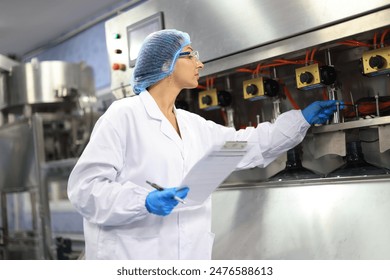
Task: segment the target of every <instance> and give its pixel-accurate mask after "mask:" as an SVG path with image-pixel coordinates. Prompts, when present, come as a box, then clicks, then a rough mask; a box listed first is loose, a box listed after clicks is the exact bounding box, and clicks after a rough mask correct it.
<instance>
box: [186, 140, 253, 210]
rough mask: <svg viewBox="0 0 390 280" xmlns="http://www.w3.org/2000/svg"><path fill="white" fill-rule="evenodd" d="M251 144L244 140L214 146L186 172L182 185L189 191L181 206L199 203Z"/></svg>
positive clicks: (227, 174) (229, 171)
mask: <svg viewBox="0 0 390 280" xmlns="http://www.w3.org/2000/svg"><path fill="white" fill-rule="evenodd" d="M252 146H253V144H248V142H246V141H228V142H226V143H225V144H223V145H222V146H217V147H214V148H213V149H212V150H211V151H209V152H208V153H207V154H206V155H205V156H204V157H202V158H201V159H200V160H199V161H198V162H197V163H196V164H195V165H194V166H193V167H192V168H191V170H190V171H189V172H188V174H187V175H186V177H185V178H184V179H183V181H182V184H181V185H182V186H188V187H189V188H190V191H189V193H188V196H187V197H186V198H185V201H186V204H185V205H181V207H187V206H195V205H201V204H202V203H204V202H205V200H206V199H207V198H208V197H209V196H210V195H211V193H212V192H213V191H215V190H216V189H217V188H218V187H219V186H220V185H221V183H222V182H223V181H224V180H225V179H226V178H227V177H228V176H229V175H230V174H231V173H232V172H233V171H234V170H235V169H236V167H237V165H238V163H239V162H240V161H241V160H242V159H243V157H244V156H245V155H246V154H247V152H248V151H249V149H250V148H251V147H252Z"/></svg>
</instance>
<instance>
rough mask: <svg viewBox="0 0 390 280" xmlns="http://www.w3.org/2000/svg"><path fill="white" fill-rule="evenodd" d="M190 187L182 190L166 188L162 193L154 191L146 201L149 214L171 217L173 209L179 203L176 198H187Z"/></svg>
mask: <svg viewBox="0 0 390 280" xmlns="http://www.w3.org/2000/svg"><path fill="white" fill-rule="evenodd" d="M189 190H190V189H189V188H188V187H183V188H180V189H179V190H178V189H177V188H166V189H164V190H162V191H158V190H154V191H152V192H150V193H149V194H148V196H147V197H146V200H145V206H146V209H147V210H148V211H149V213H152V214H155V215H159V216H166V215H169V214H170V213H171V212H172V210H173V208H175V207H176V205H177V204H178V203H179V202H178V201H177V200H176V199H175V198H174V197H175V196H177V197H180V198H181V199H184V198H186V196H187V194H188V191H189Z"/></svg>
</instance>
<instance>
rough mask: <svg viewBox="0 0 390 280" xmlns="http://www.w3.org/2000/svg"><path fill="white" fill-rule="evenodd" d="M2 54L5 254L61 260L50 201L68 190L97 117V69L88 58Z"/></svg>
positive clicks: (0, 178)
mask: <svg viewBox="0 0 390 280" xmlns="http://www.w3.org/2000/svg"><path fill="white" fill-rule="evenodd" d="M0 58H1V59H2V60H1V61H2V63H0V66H1V69H2V71H1V79H0V80H1V85H2V87H1V92H0V97H1V98H0V100H1V104H0V105H1V107H0V116H1V123H0V150H1V157H0V170H1V171H0V194H1V213H2V216H1V217H2V219H1V220H2V223H1V240H0V242H1V243H0V248H1V251H0V256H1V257H2V258H4V259H57V255H56V241H55V236H53V234H52V224H51V222H52V220H51V214H52V213H51V211H50V204H49V202H50V200H51V198H53V197H54V196H55V197H57V198H58V197H61V195H58V193H61V192H62V193H65V194H66V182H67V178H68V176H69V173H70V171H71V169H72V168H73V166H74V164H75V162H76V160H77V157H78V156H79V155H80V153H81V152H82V150H83V149H84V147H85V145H86V143H87V141H88V139H89V136H90V133H91V130H92V126H93V125H94V122H95V120H96V115H95V114H96V112H95V111H94V110H93V108H94V104H95V88H94V79H93V72H92V69H91V67H89V66H87V65H84V64H83V63H67V62H63V61H43V62H39V61H37V60H32V61H31V62H29V63H18V62H15V61H13V60H11V59H9V58H6V57H4V56H0ZM55 191H57V195H55V194H54V192H55ZM65 198H66V196H65ZM26 215H27V217H26ZM56 222H58V221H56Z"/></svg>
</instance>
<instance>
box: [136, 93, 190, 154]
mask: <svg viewBox="0 0 390 280" xmlns="http://www.w3.org/2000/svg"><path fill="white" fill-rule="evenodd" d="M139 97H140V98H141V101H142V103H143V104H144V107H145V110H146V112H147V113H148V115H149V116H150V117H151V118H153V119H155V120H159V121H161V127H160V129H161V132H162V133H164V134H165V135H166V136H167V137H169V138H170V139H171V140H172V141H174V142H175V143H176V144H177V145H178V146H179V148H180V150H181V151H182V152H183V141H182V139H181V138H180V136H179V134H178V133H177V132H176V130H175V129H174V128H173V126H172V124H171V123H170V122H169V121H168V119H167V118H166V117H165V116H164V114H163V113H162V112H161V110H160V108H159V107H158V105H157V103H156V101H155V100H154V98H153V97H152V96H151V95H150V93H149V92H148V91H147V90H145V91H143V92H141V93H140V94H139ZM173 111H174V113H175V115H176V118H178V115H177V114H176V113H177V111H176V108H174V109H173ZM177 123H178V125H179V129H180V122H179V120H177Z"/></svg>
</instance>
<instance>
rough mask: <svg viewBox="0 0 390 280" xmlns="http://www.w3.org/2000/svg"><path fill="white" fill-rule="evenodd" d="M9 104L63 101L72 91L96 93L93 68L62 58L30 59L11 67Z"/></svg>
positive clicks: (90, 94)
mask: <svg viewBox="0 0 390 280" xmlns="http://www.w3.org/2000/svg"><path fill="white" fill-rule="evenodd" d="M8 85H9V92H8V98H7V99H8V105H9V106H14V105H23V104H37V103H55V102H62V101H63V97H66V96H69V95H70V94H71V92H72V91H75V92H77V93H79V94H84V95H87V96H92V95H93V94H94V82H93V73H92V68H91V67H89V66H86V65H84V64H83V63H68V62H63V61H43V62H31V63H26V64H21V65H18V66H14V67H12V73H11V74H10V75H9V78H8Z"/></svg>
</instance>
